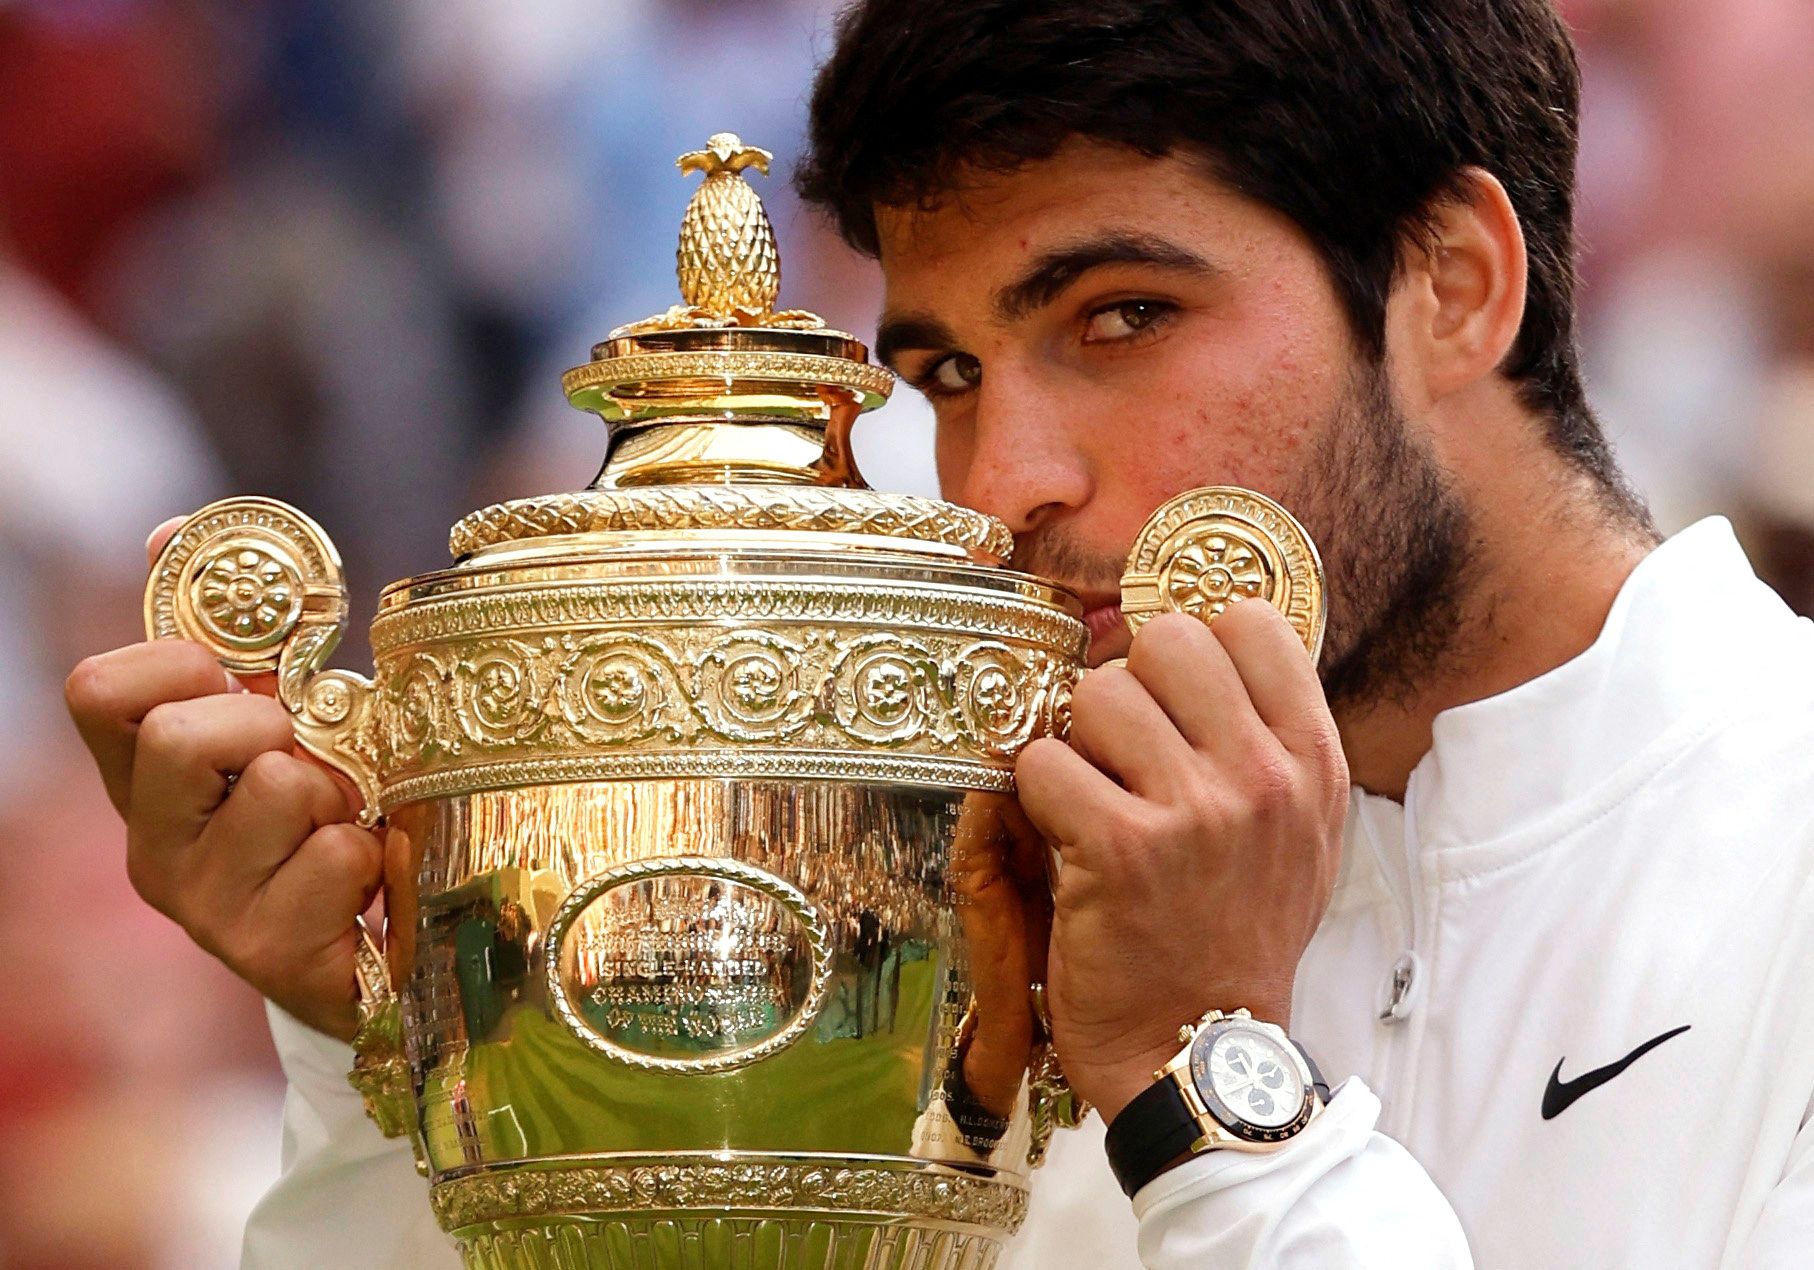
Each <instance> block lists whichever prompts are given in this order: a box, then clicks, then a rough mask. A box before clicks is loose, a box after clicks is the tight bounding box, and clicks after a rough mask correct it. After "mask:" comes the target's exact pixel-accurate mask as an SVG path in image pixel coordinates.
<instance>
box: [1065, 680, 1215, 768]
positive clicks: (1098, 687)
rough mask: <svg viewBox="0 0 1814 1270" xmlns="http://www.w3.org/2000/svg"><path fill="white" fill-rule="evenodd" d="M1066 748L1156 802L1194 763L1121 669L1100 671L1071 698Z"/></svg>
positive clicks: (1151, 702) (1183, 744) (1154, 706)
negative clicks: (1068, 738) (1178, 774)
mask: <svg viewBox="0 0 1814 1270" xmlns="http://www.w3.org/2000/svg"><path fill="white" fill-rule="evenodd" d="M1070 746H1071V748H1072V749H1074V750H1076V751H1077V752H1078V753H1079V754H1081V755H1083V757H1084V758H1086V759H1088V760H1089V761H1090V763H1091V765H1092V766H1094V767H1096V768H1097V769H1099V770H1100V771H1103V772H1105V773H1107V774H1108V775H1109V776H1112V777H1113V778H1114V779H1115V780H1116V781H1117V782H1118V783H1120V784H1121V785H1122V786H1123V787H1125V788H1126V789H1129V790H1132V791H1133V792H1134V793H1136V794H1139V795H1141V796H1142V797H1147V798H1162V797H1164V796H1165V795H1166V794H1168V793H1170V792H1171V791H1172V790H1173V789H1175V788H1176V786H1177V784H1178V780H1177V773H1179V772H1180V771H1182V770H1184V768H1185V765H1187V764H1190V763H1193V762H1197V761H1199V760H1198V759H1197V756H1196V754H1195V753H1194V752H1193V751H1192V749H1191V747H1190V743H1189V742H1187V741H1186V740H1185V739H1184V737H1183V736H1181V735H1180V734H1179V732H1178V728H1177V725H1176V724H1174V723H1173V722H1172V720H1171V719H1170V718H1169V717H1168V716H1167V715H1166V713H1165V711H1164V710H1162V709H1160V708H1159V703H1158V702H1156V701H1154V700H1153V697H1152V694H1151V693H1149V692H1148V691H1147V690H1146V688H1145V687H1144V686H1143V685H1142V684H1141V682H1140V681H1139V680H1138V679H1136V678H1134V676H1133V674H1132V672H1130V671H1129V670H1127V669H1126V668H1125V667H1122V666H1100V667H1098V668H1097V669H1095V670H1092V671H1090V672H1089V673H1087V674H1086V675H1084V677H1083V678H1082V679H1081V680H1080V681H1079V682H1078V684H1077V687H1076V688H1075V689H1074V690H1073V692H1072V694H1071V735H1070Z"/></svg>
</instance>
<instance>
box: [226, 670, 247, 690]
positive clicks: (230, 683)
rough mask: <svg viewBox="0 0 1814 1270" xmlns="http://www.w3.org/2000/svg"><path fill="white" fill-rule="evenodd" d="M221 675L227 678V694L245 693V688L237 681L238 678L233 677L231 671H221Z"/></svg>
mask: <svg viewBox="0 0 1814 1270" xmlns="http://www.w3.org/2000/svg"><path fill="white" fill-rule="evenodd" d="M221 673H222V674H223V675H225V676H226V677H227V691H228V692H244V691H246V686H245V685H244V684H242V683H241V682H240V681H239V677H238V676H237V675H235V674H234V673H233V672H232V671H230V670H223V671H222V672H221Z"/></svg>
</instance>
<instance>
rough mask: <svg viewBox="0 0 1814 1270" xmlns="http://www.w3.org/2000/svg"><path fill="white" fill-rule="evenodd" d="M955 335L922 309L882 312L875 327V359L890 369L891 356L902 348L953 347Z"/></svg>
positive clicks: (955, 345) (891, 364)
mask: <svg viewBox="0 0 1814 1270" xmlns="http://www.w3.org/2000/svg"><path fill="white" fill-rule="evenodd" d="M956 347H957V336H956V335H955V334H954V333H953V332H952V330H951V328H950V327H949V326H946V325H945V324H944V323H943V322H941V321H939V320H938V319H937V318H935V317H927V316H926V315H925V314H922V313H902V314H892V315H891V314H886V313H885V314H883V315H882V321H881V324H880V325H879V326H877V327H876V349H875V357H876V360H877V361H878V362H880V363H882V365H884V366H886V367H888V368H889V369H891V370H892V369H894V359H895V356H896V355H897V354H899V353H900V352H901V351H902V350H904V349H909V348H921V349H945V348H956Z"/></svg>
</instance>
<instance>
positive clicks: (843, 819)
mask: <svg viewBox="0 0 1814 1270" xmlns="http://www.w3.org/2000/svg"><path fill="white" fill-rule="evenodd" d="M810 536H811V535H810V533H809V534H806V535H803V537H810ZM826 546H827V548H828V550H827V551H825V552H823V553H814V552H812V551H810V550H807V549H804V548H803V547H802V546H801V545H800V544H798V543H795V544H791V545H790V546H789V547H788V548H785V549H778V550H775V551H773V552H771V553H764V552H761V551H752V549H751V544H749V543H748V542H734V541H726V540H724V539H722V538H721V539H720V540H718V541H716V542H714V541H713V540H712V538H711V536H710V535H709V534H705V535H701V536H698V537H695V538H693V539H692V540H690V541H689V542H688V543H687V544H686V545H685V546H684V548H682V549H681V550H680V551H679V552H678V553H676V551H675V550H673V549H672V548H670V549H668V550H667V551H664V552H663V553H661V554H660V555H654V554H652V553H651V552H650V551H649V549H648V547H647V545H646V544H645V545H626V546H622V547H620V548H619V550H618V552H617V553H616V554H614V553H613V551H612V550H611V548H610V547H609V546H605V547H603V548H602V549H601V548H600V547H599V546H598V545H596V544H595V545H594V546H593V547H592V548H591V549H590V550H581V551H580V552H579V558H576V559H570V560H565V561H561V562H559V563H550V562H549V561H548V560H547V559H546V558H545V557H544V558H540V559H538V560H537V562H536V563H534V564H532V565H528V566H510V565H505V566H500V567H499V568H498V569H497V570H495V571H493V570H487V569H479V568H475V567H474V566H473V565H472V564H471V563H469V565H468V566H467V568H466V569H463V570H461V571H458V572H450V573H449V574H447V575H444V576H442V577H440V578H430V579H422V580H418V581H417V582H415V583H412V584H409V585H407V586H405V587H403V588H399V589H396V590H393V591H392V592H391V593H390V594H388V595H387V596H386V598H385V601H384V606H383V611H382V612H381V614H380V616H379V619H378V621H377V622H376V623H375V624H374V626H373V642H374V647H375V649H376V654H377V665H378V675H377V680H376V682H377V685H378V686H377V689H376V703H377V704H376V713H377V715H379V716H384V715H389V716H390V717H391V719H392V723H391V724H390V726H389V727H387V728H386V729H385V732H386V735H387V738H388V739H387V741H386V744H390V745H397V744H402V745H404V746H405V747H407V748H408V754H407V756H402V755H393V757H392V762H393V763H396V764H397V765H398V766H397V770H402V767H403V764H404V763H407V764H408V765H409V768H408V770H409V771H410V772H411V775H409V776H408V777H406V778H405V783H401V787H398V786H396V785H393V786H392V787H391V788H392V790H393V791H394V792H393V793H390V794H387V795H386V796H385V797H386V805H389V803H390V799H391V798H393V797H394V798H396V799H398V800H400V801H398V802H397V803H396V805H395V807H394V809H393V810H391V811H390V812H389V813H388V815H387V831H386V832H387V835H388V843H387V852H386V855H387V860H388V861H389V862H390V867H391V869H393V870H394V874H393V875H392V876H389V877H388V878H387V894H388V895H389V897H390V904H391V911H392V921H391V938H390V943H389V947H388V949H387V952H388V954H389V963H390V971H391V975H392V977H393V981H394V982H396V983H397V985H398V988H399V993H400V997H401V1009H402V1022H403V1036H404V1038H405V1042H406V1047H407V1060H408V1071H409V1082H408V1083H409V1086H410V1088H411V1090H412V1092H413V1095H414V1106H413V1108H412V1111H413V1113H414V1115H415V1116H416V1117H417V1121H416V1126H417V1127H416V1132H417V1134H418V1135H419V1139H418V1142H419V1145H418V1150H419V1151H420V1153H421V1157H422V1159H423V1160H424V1162H425V1165H426V1168H427V1170H428V1172H429V1174H430V1177H431V1178H432V1179H433V1200H434V1204H435V1207H436V1211H437V1213H438V1215H439V1217H440V1218H441V1221H442V1224H443V1225H444V1226H445V1227H446V1229H448V1230H449V1232H450V1233H452V1234H453V1235H454V1237H455V1238H456V1239H458V1240H459V1241H460V1242H461V1244H462V1246H463V1247H464V1248H465V1250H466V1252H467V1256H468V1261H469V1264H472V1265H477V1266H521V1265H542V1264H551V1265H552V1264H559V1265H573V1266H594V1265H596V1266H618V1265H622V1266H651V1267H653V1266H675V1267H679V1266H700V1267H706V1266H726V1267H731V1266H743V1265H748V1266H773V1267H782V1266H788V1267H792V1266H813V1267H817V1266H852V1267H857V1266H876V1267H884V1266H897V1265H898V1266H903V1267H904V1266H926V1267H935V1266H951V1267H958V1266H964V1267H969V1266H977V1267H981V1266H987V1265H990V1264H992V1263H993V1261H994V1259H995V1255H996V1250H997V1249H998V1247H999V1245H1000V1242H1001V1240H1002V1239H1003V1238H1004V1237H1005V1236H1006V1235H1007V1234H1008V1233H1009V1232H1011V1231H1012V1230H1013V1229H1014V1228H1015V1227H1017V1226H1018V1225H1019V1222H1020V1219H1021V1217H1022V1215H1024V1212H1025V1205H1026V1189H1025V1188H1026V1184H1027V1173H1028V1170H1029V1153H1030V1152H1032V1151H1035V1149H1036V1148H1035V1134H1034V1132H1033V1125H1032V1101H1033V1098H1034V1096H1035V1095H1034V1092H1033V1090H1032V1088H1031V1086H1030V1084H1029V1083H1028V1082H1027V1081H1025V1080H1023V1079H1022V1078H1021V1073H1019V1072H1017V1073H1016V1076H1015V1081H1014V1083H1013V1084H1012V1085H1011V1086H1008V1087H1006V1088H999V1089H992V1090H988V1091H972V1090H969V1088H968V1086H965V1087H964V1089H965V1091H966V1093H967V1096H968V1097H969V1098H970V1099H972V1100H980V1102H981V1103H982V1104H983V1105H985V1106H992V1107H993V1108H994V1109H995V1110H994V1111H991V1112H987V1114H984V1113H983V1112H977V1113H975V1115H974V1116H972V1115H967V1114H965V1109H963V1108H959V1109H958V1110H957V1113H956V1114H955V1115H954V1114H953V1112H952V1108H951V1105H950V1095H951V1091H952V1089H953V1085H952V1080H951V1077H952V1070H951V1063H952V1062H953V1059H954V1056H956V1055H958V1051H959V1048H960V1046H959V1036H960V1032H961V1031H962V1030H963V1028H964V1026H965V1020H966V1016H967V1015H968V1016H969V1017H970V1018H971V1024H970V1026H971V1027H972V1028H974V1027H979V1026H988V1027H990V1028H992V1029H995V1030H996V1031H999V1032H1001V1033H1003V1034H1005V1035H1007V1036H1010V1037H1013V1038H1019V1043H1020V1044H1021V1045H1022V1046H1023V1047H1025V1050H1024V1052H1023V1053H1022V1055H1021V1057H1022V1064H1021V1066H1022V1067H1023V1068H1028V1067H1030V1066H1031V1060H1032V1058H1033V1055H1032V1053H1031V1044H1032V1041H1033V1037H1034V1031H1035V1026H1036V1024H1035V1020H1034V1019H1033V1018H1032V1015H1031V1006H1030V1002H1029V1001H1028V998H1027V988H1028V980H1027V975H1028V969H1027V967H1028V966H1029V964H1030V962H1029V956H1030V954H1031V953H1032V951H1033V950H1032V948H1031V943H1030V940H1031V938H1032V937H1033V933H1034V932H1037V933H1038V935H1039V937H1040V938H1043V932H1044V930H1045V929H1046V925H1045V923H1046V921H1047V917H1046V912H1045V906H1046V905H1047V904H1048V903H1049V901H1048V899H1047V890H1046V881H1045V876H1044V871H1043V859H1042V857H1041V855H1040V853H1039V850H1038V848H1037V844H1034V843H1030V842H1028V841H1027V840H1026V837H1025V835H1024V834H1018V835H1017V834H1016V833H1014V831H1013V827H1014V824H1015V821H1014V818H1013V817H1012V815H1011V812H1010V810H1009V808H1008V806H1007V803H1008V794H1007V790H1008V787H1009V775H1010V761H1011V757H1012V755H1013V753H1014V752H1015V750H1017V749H1018V748H1019V747H1020V746H1021V745H1023V744H1024V743H1025V741H1026V740H1027V739H1028V738H1029V737H1030V736H1032V735H1034V734H1036V733H1037V732H1039V731H1043V730H1045V729H1047V728H1048V727H1050V725H1051V724H1050V721H1051V714H1052V711H1053V710H1055V709H1061V708H1062V702H1063V699H1064V694H1065V692H1066V690H1067V689H1068V685H1069V682H1070V678H1071V677H1072V676H1073V675H1074V673H1075V671H1074V667H1075V665H1076V663H1077V658H1078V656H1079V654H1080V651H1081V631H1080V627H1079V625H1078V623H1077V622H1076V620H1075V618H1074V616H1073V615H1072V614H1071V613H1070V612H1069V611H1068V609H1067V605H1066V602H1065V601H1064V599H1063V597H1062V596H1061V595H1060V594H1059V593H1056V592H1052V591H1050V590H1049V589H1047V588H1045V587H1043V586H1042V585H1040V584H1036V583H1033V582H1031V581H1030V580H1026V579H1017V578H1015V577H1013V575H1008V574H1005V573H1003V572H1002V571H1000V570H988V569H983V568H978V567H975V566H972V565H970V564H967V563H964V562H962V561H953V560H950V559H944V560H941V559H939V558H938V557H927V558H924V559H916V558H915V557H914V556H913V555H912V554H911V553H909V552H898V551H897V552H890V551H888V550H886V549H884V550H880V551H876V552H873V553H870V554H871V556H872V558H869V559H864V558H862V557H863V555H864V552H863V551H862V550H861V549H860V548H856V547H853V546H852V545H850V544H849V543H848V542H833V543H827V544H826ZM733 547H735V548H736V551H735V554H732V548H733ZM890 556H892V557H893V558H889V557H890ZM883 614H886V619H885V620H886V624H885V626H884V625H882V624H880V619H881V615H883ZM782 615H785V617H783V616H782ZM997 888H999V892H998V894H995V895H986V896H982V897H981V898H979V897H978V893H980V892H983V891H986V890H996V889H997ZM971 931H975V932H977V934H978V936H979V937H980V942H981V943H982V944H983V945H985V946H986V947H987V948H988V949H989V950H990V954H991V956H992V957H999V951H998V950H1000V949H1001V948H1003V947H1004V946H1005V947H1008V948H1009V949H1010V951H1011V956H1012V959H1013V961H1014V962H1015V964H1016V965H1017V966H1018V967H1019V970H1018V972H1017V973H1018V975H1019V980H1018V983H1017V984H1016V985H1015V986H1016V989H1017V990H1016V991H1013V992H1009V993H1005V994H1004V993H1001V992H997V993H996V994H994V997H993V998H991V997H989V996H988V994H987V993H986V992H985V994H984V995H983V998H982V999H983V1000H984V1001H985V1002H988V1001H991V1000H996V1001H1001V1000H1005V1001H1007V1002H1008V1003H1009V1004H1007V1005H1006V1006H1005V1009H1006V1010H1008V1011H1010V1012H1012V1011H1015V1010H1018V1011H1019V1012H1020V1017H1018V1018H999V1019H998V1018H988V1019H983V1018H980V1017H978V1016H979V1014H980V1011H979V1010H978V1009H977V994H976V993H975V991H974V989H973V979H974V977H975V968H974V965H973V961H974V958H973V953H972V948H973V940H972V939H971V938H970V937H969V932H971ZM999 969H1000V967H999V966H997V965H991V966H989V967H986V968H985V970H984V974H985V975H989V974H995V973H997V972H998V970H999ZM1010 973H1015V972H1012V971H1011V972H1010ZM985 1008H986V1007H985ZM960 1061H961V1060H960ZM991 1117H998V1118H999V1121H1000V1123H985V1124H983V1125H982V1126H981V1127H980V1128H979V1127H978V1126H977V1124H976V1123H974V1121H975V1119H977V1118H981V1119H983V1120H985V1121H987V1120H989V1119H990V1118H991ZM538 1258H540V1259H539V1260H538Z"/></svg>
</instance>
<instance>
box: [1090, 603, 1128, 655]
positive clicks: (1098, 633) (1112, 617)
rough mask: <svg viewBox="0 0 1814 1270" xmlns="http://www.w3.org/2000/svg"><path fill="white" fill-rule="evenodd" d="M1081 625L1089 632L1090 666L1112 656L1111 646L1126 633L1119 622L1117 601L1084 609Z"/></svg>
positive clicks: (1119, 615)
mask: <svg viewBox="0 0 1814 1270" xmlns="http://www.w3.org/2000/svg"><path fill="white" fill-rule="evenodd" d="M1083 624H1084V625H1085V626H1087V627H1089V630H1090V648H1089V662H1090V664H1091V665H1092V666H1093V665H1096V664H1097V663H1098V662H1099V661H1102V660H1106V659H1107V658H1108V657H1111V656H1114V655H1115V654H1114V653H1113V652H1112V651H1111V649H1112V646H1113V645H1114V644H1115V643H1116V641H1117V640H1118V639H1119V638H1120V637H1122V636H1124V635H1125V634H1126V633H1127V628H1126V626H1124V625H1123V624H1122V621H1121V601H1120V600H1119V599H1117V600H1114V601H1111V602H1108V603H1103V604H1097V605H1094V606H1092V607H1089V608H1086V609H1085V610H1084V614H1083ZM1098 654H1101V656H1100V657H1099V656H1098Z"/></svg>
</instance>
